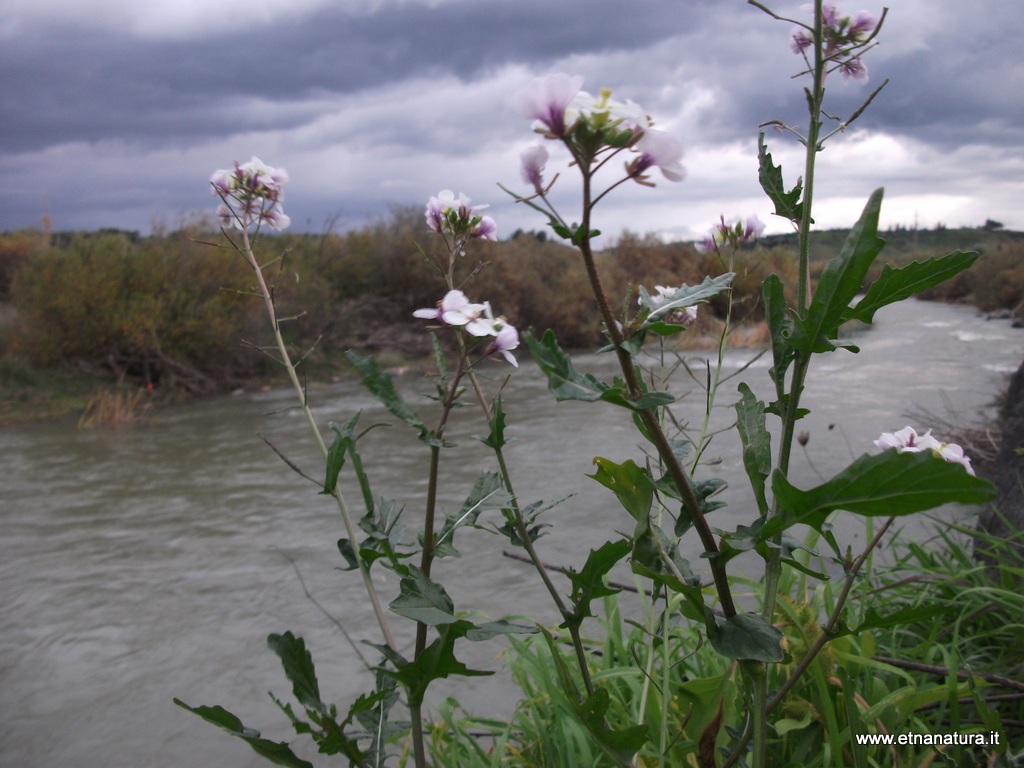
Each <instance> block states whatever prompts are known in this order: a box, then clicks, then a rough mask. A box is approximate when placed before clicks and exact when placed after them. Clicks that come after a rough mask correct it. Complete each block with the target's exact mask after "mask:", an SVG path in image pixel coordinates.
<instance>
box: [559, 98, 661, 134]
mask: <svg viewBox="0 0 1024 768" xmlns="http://www.w3.org/2000/svg"><path fill="white" fill-rule="evenodd" d="M611 94H612V92H611V90H610V89H608V88H602V89H601V94H600V97H599V98H598V97H594V96H593V95H592V94H589V93H587V92H586V91H580V92H579V93H578V94H576V97H575V98H574V99H573V100H572V102H571V103H570V104H569V107H568V109H566V110H565V124H566V125H568V126H572V125H573V124H574V123H575V122H576V121H577V120H585V121H586V122H588V123H590V124H591V125H592V126H594V127H595V128H611V127H614V126H619V127H621V128H622V129H623V130H625V129H627V128H628V129H632V130H633V131H637V132H638V131H643V130H644V129H645V128H646V127H647V126H648V125H649V124H650V120H648V118H647V113H646V112H644V110H643V108H642V107H641V106H640V105H639V104H637V103H636V102H635V101H631V100H628V99H627V100H626V101H625V102H621V101H615V100H614V99H612V98H611Z"/></svg>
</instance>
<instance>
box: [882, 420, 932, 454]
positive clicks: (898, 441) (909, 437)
mask: <svg viewBox="0 0 1024 768" xmlns="http://www.w3.org/2000/svg"><path fill="white" fill-rule="evenodd" d="M875 446H877V447H878V449H879V450H882V451H884V450H887V449H889V448H895V449H896V450H897V451H899V452H900V453H919V452H921V451H925V450H930V449H933V448H938V446H939V441H938V440H936V439H935V438H934V437H932V431H931V430H930V429H929V430H928V431H927V432H925V433H924V434H923V435H921V434H918V432H917V430H916V429H914V428H913V427H909V426H908V427H904V428H903V429H901V430H899V431H898V432H883V433H882V436H881V437H879V438H878V439H877V440H875Z"/></svg>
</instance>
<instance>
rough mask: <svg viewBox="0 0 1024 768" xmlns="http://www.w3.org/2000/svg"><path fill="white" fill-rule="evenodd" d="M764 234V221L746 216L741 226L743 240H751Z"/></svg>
mask: <svg viewBox="0 0 1024 768" xmlns="http://www.w3.org/2000/svg"><path fill="white" fill-rule="evenodd" d="M763 234H764V222H763V221H761V220H760V219H759V218H757V216H756V215H754V216H747V220H746V222H745V223H744V226H743V241H744V242H747V241H748V240H753V239H755V238H758V237H760V236H761V235H763Z"/></svg>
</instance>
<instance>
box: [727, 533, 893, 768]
mask: <svg viewBox="0 0 1024 768" xmlns="http://www.w3.org/2000/svg"><path fill="white" fill-rule="evenodd" d="M895 521H896V518H895V517H890V518H888V519H887V520H886V521H885V523H884V524H883V525H882V527H881V528H879V529H878V532H877V533H876V534H875V535H874V537H873V538H872V539H871V541H869V542H868V545H867V546H866V547H865V548H864V551H863V552H862V553H861V554H860V555H859V556H858V557H857V559H856V560H854V561H853V562H852V563H850V564H849V567H848V569H847V572H846V580H845V581H844V582H843V589H842V591H841V592H840V593H839V597H838V598H837V599H836V603H835V605H834V606H832V610H831V611H830V612H829V615H828V618H827V619H826V620H825V624H824V626H823V627H822V632H821V634H820V635H818V637H817V638H816V639H815V641H814V644H813V645H812V646H811V647H810V648H809V649H808V650H807V653H806V654H804V657H803V658H802V659H800V662H799V663H798V664H797V665H796V667H795V668H794V669H793V672H792V673H790V675H789V677H788V678H786V681H785V682H784V683H783V684H782V685H781V686H779V688H778V689H777V690H776V691H775V695H774V696H772V698H771V699H770V700H769V701H768V702H767V703H766V704H765V705H764V715H763V716H762V718H761V719H762V720H765V719H766V718H767V716H768V713H770V712H771V711H772V710H773V709H775V708H776V707H777V706H778V705H779V704H781V703H782V700H783V699H785V697H786V694H788V693H789V692H790V690H792V688H793V686H794V685H796V683H797V681H798V680H799V679H800V677H801V676H802V675H803V674H804V672H806V671H807V668H808V667H809V666H810V665H811V662H813V661H814V659H815V658H817V656H818V654H819V653H820V652H821V650H822V649H823V648H824V647H825V646H826V645H828V643H829V641H830V640H831V639H832V634H833V633H834V632H835V631H836V629H837V628H838V626H839V619H840V618H841V617H842V614H843V609H844V608H845V607H846V601H847V599H848V598H849V596H850V590H851V589H852V588H853V582H854V581H855V580H856V578H857V575H858V574H859V573H860V569H861V568H862V567H863V566H864V563H865V562H866V561H867V560H868V558H869V557H870V555H871V553H872V552H874V551H875V547H877V546H878V543H879V542H880V541H881V540H882V536H883V535H884V534H885V532H886V531H888V530H889V527H890V526H891V525H892V524H893V523H894V522H895ZM752 736H756V725H755V733H753V734H752V733H751V731H750V730H749V729H748V730H747V732H746V733H745V734H744V735H743V736H742V738H740V740H739V741H738V742H736V745H735V746H734V747H733V750H732V753H731V754H730V755H729V757H728V759H727V760H726V761H725V762H724V763H722V768H731V766H733V765H735V764H736V762H737V761H738V760H739V759H740V755H741V754H742V753H743V750H744V748H745V747H746V746H747V744H749V743H750V739H751V737H752ZM754 748H755V758H756V749H757V742H756V741H755V745H754Z"/></svg>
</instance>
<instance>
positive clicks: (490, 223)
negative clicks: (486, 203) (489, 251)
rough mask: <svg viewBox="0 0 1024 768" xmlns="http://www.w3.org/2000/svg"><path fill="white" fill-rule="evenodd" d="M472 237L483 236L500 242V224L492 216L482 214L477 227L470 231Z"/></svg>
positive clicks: (493, 241)
mask: <svg viewBox="0 0 1024 768" xmlns="http://www.w3.org/2000/svg"><path fill="white" fill-rule="evenodd" d="M470 234H471V236H472V237H482V238H483V239H484V240H490V241H491V242H492V243H496V242H498V225H497V224H495V223H494V219H492V218H491V217H490V216H481V217H480V221H479V222H478V223H477V225H476V227H475V229H473V231H472V232H471V233H470Z"/></svg>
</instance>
